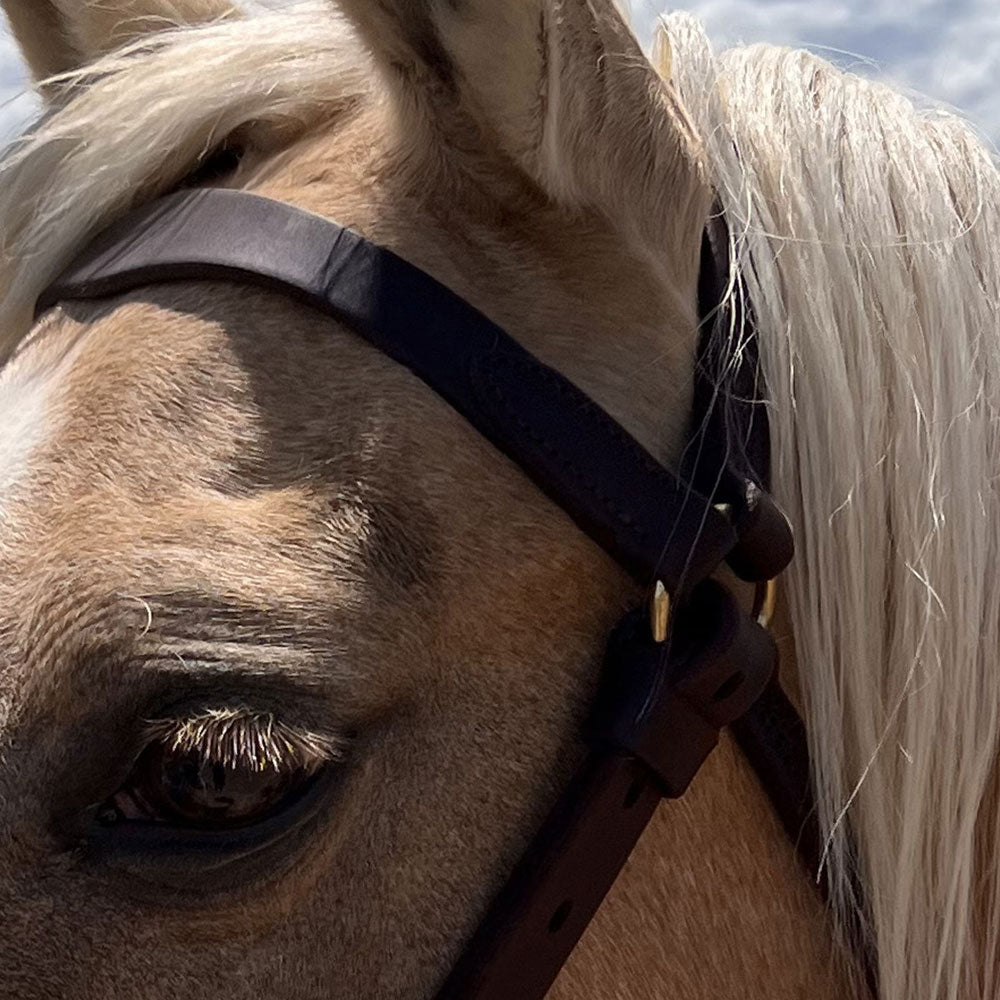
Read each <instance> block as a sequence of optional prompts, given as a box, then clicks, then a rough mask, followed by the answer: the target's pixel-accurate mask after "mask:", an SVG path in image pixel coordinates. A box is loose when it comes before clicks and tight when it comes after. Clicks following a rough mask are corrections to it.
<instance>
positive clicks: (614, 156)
mask: <svg viewBox="0 0 1000 1000" xmlns="http://www.w3.org/2000/svg"><path fill="white" fill-rule="evenodd" d="M338 2H339V5H340V7H341V8H342V9H343V10H344V12H345V13H347V15H348V16H349V17H350V18H351V19H352V20H353V21H354V22H355V23H356V25H357V26H358V28H359V29H360V31H361V33H362V35H363V37H364V38H365V39H366V41H367V44H368V45H369V47H370V48H371V49H372V50H373V51H374V52H375V54H376V56H377V57H379V58H380V60H381V62H382V64H383V67H384V68H385V70H386V73H387V75H388V76H389V78H390V80H392V81H393V82H394V83H395V84H396V88H397V94H398V95H399V97H400V103H401V105H402V106H403V107H404V108H406V109H408V111H409V112H410V113H411V114H417V115H431V116H434V117H435V118H436V119H437V122H436V124H437V126H438V128H437V129H436V131H437V132H438V134H441V128H440V125H441V123H442V122H444V123H445V125H446V126H447V123H448V122H449V120H450V121H452V122H455V123H458V125H459V126H461V123H462V122H463V121H464V122H465V124H466V128H464V129H463V135H462V138H463V139H464V141H465V142H466V143H467V141H468V128H467V123H468V120H469V117H470V116H471V117H472V118H473V119H474V120H475V121H476V122H477V123H478V125H479V126H480V128H479V134H480V136H481V137H482V139H483V141H484V142H492V143H494V144H495V145H498V146H499V147H500V149H501V151H502V153H503V154H504V156H505V157H506V158H507V159H508V161H509V160H513V161H514V162H515V163H516V164H518V165H519V166H520V167H521V168H522V169H523V170H525V171H526V172H527V173H528V174H529V175H530V176H531V177H532V178H533V179H534V181H535V182H536V183H537V184H538V185H540V186H541V187H542V188H543V190H544V191H545V192H546V193H547V194H548V195H549V196H550V197H552V198H553V199H555V200H556V201H559V202H564V203H567V204H569V205H572V206H580V205H585V204H591V205H593V206H595V207H599V208H604V209H610V210H611V211H614V212H618V213H624V215H623V217H624V218H629V217H631V218H630V221H636V222H638V223H639V224H640V225H644V224H645V222H646V221H648V220H652V219H656V220H658V221H659V222H660V223H661V224H663V223H665V224H667V225H669V224H670V223H669V220H671V219H673V220H675V221H677V222H679V223H680V224H682V225H683V226H684V227H685V230H688V229H689V227H688V222H689V218H688V217H689V216H690V217H692V218H693V217H694V216H698V220H697V228H699V229H700V227H701V226H702V225H703V224H704V219H705V214H706V213H707V208H708V206H709V201H708V194H707V189H706V186H705V183H704V180H703V175H702V170H701V165H700V156H699V144H698V142H697V140H696V138H695V135H694V130H693V128H692V127H691V125H690V123H689V120H688V118H687V116H686V115H685V114H684V112H683V110H682V109H681V107H680V105H679V102H678V100H677V98H676V96H675V94H674V92H673V89H672V87H671V86H670V84H669V83H668V82H666V81H664V80H663V79H662V78H661V77H660V76H659V75H658V74H657V73H656V71H655V70H654V68H653V67H652V65H651V64H650V62H649V60H648V59H647V58H646V56H645V55H644V54H643V52H642V50H641V49H640V47H639V45H638V43H637V42H636V40H635V38H634V36H633V35H632V33H631V31H630V29H629V28H628V27H627V26H626V24H625V22H624V20H623V19H622V16H621V15H620V13H619V11H618V9H617V7H616V4H615V2H614V0H504V2H498V0H338ZM444 134H445V135H446V136H447V134H448V133H447V130H445V132H444ZM699 192H700V196H699V194H698V193H699ZM678 213H680V216H681V218H678ZM684 237H685V238H686V239H688V240H689V241H691V240H692V238H691V235H690V231H685V233H684ZM692 242H693V244H694V245H697V240H693V241H692ZM683 245H685V246H687V245H688V244H687V243H685V244H683Z"/></svg>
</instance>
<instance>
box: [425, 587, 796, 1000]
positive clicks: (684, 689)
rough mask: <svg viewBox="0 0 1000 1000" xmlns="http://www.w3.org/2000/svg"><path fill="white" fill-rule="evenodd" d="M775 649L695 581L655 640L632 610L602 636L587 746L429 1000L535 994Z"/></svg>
mask: <svg viewBox="0 0 1000 1000" xmlns="http://www.w3.org/2000/svg"><path fill="white" fill-rule="evenodd" d="M776 666H777V650H776V648H775V646H774V643H773V641H772V639H771V637H770V635H769V634H768V633H767V632H766V631H765V630H764V629H763V628H761V627H760V626H759V625H757V624H756V622H752V621H750V620H749V619H748V618H747V617H746V615H745V614H743V612H742V611H741V610H740V608H739V607H738V605H737V603H736V601H735V599H734V598H733V596H732V594H730V593H729V591H728V590H727V589H726V588H725V587H723V586H722V585H721V584H718V583H716V582H714V581H706V582H705V583H703V584H701V585H700V586H699V587H698V588H697V589H696V591H695V593H694V594H693V595H692V597H691V599H690V601H689V602H688V603H687V604H686V605H685V607H684V608H682V609H680V611H679V613H678V620H677V623H676V625H675V628H674V631H673V633H672V635H671V637H670V640H669V641H668V642H667V643H666V644H664V645H657V644H656V643H655V642H654V641H653V640H652V638H651V633H650V629H649V621H648V619H647V617H646V615H645V614H644V613H643V612H635V613H633V614H631V615H627V616H626V618H625V619H624V620H623V621H622V623H621V624H620V625H619V626H618V628H617V629H616V630H615V632H614V633H613V635H612V637H611V641H610V642H609V644H608V652H607V655H606V658H605V664H604V675H603V680H602V684H601V688H600V690H599V692H598V696H597V698H596V699H595V701H594V709H593V712H592V715H591V718H590V720H589V722H588V724H587V727H586V735H587V740H588V743H589V744H590V746H591V747H592V750H591V753H590V755H589V757H588V758H587V760H586V762H585V763H584V765H583V766H582V768H581V769H580V771H579V772H578V773H577V775H576V776H575V777H574V779H573V780H572V781H571V782H570V785H569V786H568V788H567V789H566V791H565V792H564V793H563V795H562V797H561V798H560V800H559V802H558V803H557V805H556V807H555V809H554V810H553V811H552V813H551V814H550V816H549V817H548V819H547V820H546V822H545V823H544V824H543V826H542V828H541V829H540V830H539V832H538V834H537V835H536V837H535V839H534V841H533V842H532V844H531V846H530V847H529V849H528V850H527V851H526V852H525V854H524V856H523V857H522V859H521V861H520V863H519V864H518V866H517V867H516V869H515V870H514V872H513V873H512V875H511V877H510V879H509V880H508V882H507V884H506V885H505V886H504V888H503V889H502V890H501V892H500V893H499V895H498V896H497V898H496V899H495V901H494V902H493V905H492V906H491V907H490V909H489V911H488V913H487V915H486V918H485V919H484V920H483V922H482V923H481V924H480V925H479V928H478V929H477V931H476V933H475V935H474V936H473V938H472V939H471V941H470V942H469V944H468V945H467V946H466V949H465V951H464V952H463V954H462V956H461V958H460V959H459V961H458V963H457V965H456V966H455V967H454V969H453V970H452V972H451V975H450V976H449V977H448V979H447V981H446V983H445V985H444V986H443V988H442V989H441V992H440V993H438V995H437V1000H511V998H516V1000H542V998H543V997H544V996H545V994H546V993H547V992H548V990H549V987H550V986H551V985H552V983H553V982H554V981H555V979H556V977H557V976H558V974H559V970H560V969H561V968H562V967H563V965H564V964H565V962H566V960H567V959H568V958H569V956H570V953H571V952H572V951H573V948H574V947H575V946H576V943H577V941H578V940H579V938H580V935H581V934H582V933H583V932H584V930H585V929H586V928H587V925H588V924H589V923H590V921H591V919H592V918H593V916H594V914H595V913H596V912H597V909H598V907H599V906H600V904H601V902H602V900H603V899H604V897H605V895H606V894H607V892H608V891H609V890H610V888H611V886H612V885H613V884H614V881H615V878H616V877H617V875H618V873H619V872H620V871H621V869H622V867H623V866H624V864H625V862H626V861H627V860H628V856H629V854H630V853H631V851H632V849H633V847H634V846H635V844H636V842H637V841H638V839H639V837H640V836H641V835H642V832H643V830H644V829H645V828H646V825H647V824H648V823H649V820H650V819H651V818H652V816H653V813H654V812H655V811H656V807H657V804H658V803H659V801H660V800H661V799H662V798H663V797H664V796H666V797H670V798H676V797H678V796H680V795H682V794H683V793H684V791H685V790H686V788H687V786H688V784H689V783H690V782H691V780H692V778H693V777H694V775H695V774H696V773H697V771H698V769H699V768H700V767H701V765H702V763H703V762H704V760H705V758H706V757H707V756H708V754H709V753H710V752H711V750H712V749H713V748H714V746H715V744H716V742H717V741H718V736H719V730H720V729H721V728H722V726H724V725H726V724H728V723H729V722H731V721H732V720H733V719H735V718H737V717H739V716H740V715H742V714H743V713H744V712H745V711H746V709H747V707H748V705H750V704H752V703H753V702H754V701H755V700H756V699H757V698H758V697H759V696H760V694H761V692H762V691H763V689H764V688H765V687H766V686H767V684H768V683H769V681H770V680H771V678H772V677H773V674H774V670H775V669H776Z"/></svg>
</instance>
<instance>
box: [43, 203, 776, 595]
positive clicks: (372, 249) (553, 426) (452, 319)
mask: <svg viewBox="0 0 1000 1000" xmlns="http://www.w3.org/2000/svg"><path fill="white" fill-rule="evenodd" d="M197 280H228V281H237V282H241V283H243V284H252V285H258V286H263V287H266V288H271V289H274V290H277V291H279V292H282V293H283V294H285V295H288V296H289V297H292V298H295V299H298V300H299V301H303V302H306V303H307V304H309V305H311V306H313V307H314V308H316V309H320V310H322V311H323V312H325V313H328V314H329V315H332V316H334V317H336V318H337V319H339V320H341V321H343V322H344V323H346V324H347V325H348V326H350V327H351V329H352V330H354V331H356V332H357V333H359V334H360V335H361V336H363V337H364V338H365V339H366V340H368V341H370V342H371V343H372V344H373V345H374V346H376V347H378V348H379V349H380V350H382V351H384V352H385V353H386V354H388V355H389V356H390V357H392V358H394V359H395V360H396V361H398V362H400V363H401V364H403V365H405V366H406V367H407V368H409V369H410V370H411V371H413V372H414V374H416V375H417V376H419V377H420V378H421V379H422V380H423V381H425V382H426V383H427V384H428V385H429V386H430V387H431V388H432V389H434V391H435V392H437V393H438V394H439V395H441V396H442V397H443V398H444V399H446V400H447V401H448V402H449V403H450V404H451V405H452V406H453V407H455V409H456V410H458V412H459V413H461V414H462V415H463V416H464V417H465V418H466V419H467V420H469V421H470V423H472V424H473V425H474V426H475V427H476V428H477V429H478V430H479V431H480V432H481V433H482V434H483V435H484V436H485V437H487V438H488V439H489V440H490V441H491V442H492V443H493V444H494V445H496V446H497V447H498V448H499V449H500V450H501V451H503V452H504V453H506V454H507V455H508V456H509V457H510V458H512V459H513V460H514V461H515V462H517V464H518V465H520V466H521V468H522V469H523V470H524V471H525V472H526V473H527V474H528V475H529V476H530V477H531V478H532V479H533V480H534V481H535V482H536V483H537V484H538V486H540V487H541V489H542V490H544V491H545V492H546V493H547V494H548V495H549V496H550V497H551V498H552V499H553V500H555V502H556V503H558V504H559V506H561V507H562V508H563V509H564V510H565V511H566V512H567V513H568V514H569V515H570V516H571V517H573V519H574V520H575V521H576V522H577V523H578V524H579V525H580V527H581V528H582V529H583V530H584V531H585V532H586V533H587V534H589V535H590V536H591V537H592V538H593V539H594V540H595V541H597V542H598V543H599V544H600V545H602V546H603V547H604V548H605V549H606V550H607V551H608V552H609V553H611V554H612V555H613V556H614V557H615V558H616V559H618V560H619V561H620V562H621V563H622V565H624V566H625V567H626V568H628V569H629V570H630V571H631V572H632V573H633V574H635V576H636V577H637V578H638V579H640V580H642V581H643V582H644V583H649V582H651V581H653V580H654V579H660V580H662V581H663V583H664V585H665V586H666V587H667V589H668V590H669V591H670V593H671V594H672V595H679V594H680V593H681V592H682V591H683V590H685V589H687V588H690V587H693V586H694V585H695V584H697V583H698V582H699V581H700V580H702V579H704V578H705V577H707V576H708V575H709V574H710V573H711V572H712V571H713V570H714V569H715V568H716V567H717V566H718V565H719V563H720V562H722V561H723V560H724V559H725V558H726V556H727V555H728V554H729V553H730V552H733V551H734V550H735V549H737V547H738V546H739V543H740V539H739V536H738V534H737V532H736V531H735V530H734V528H733V525H732V523H731V521H730V520H729V519H728V518H727V517H725V516H724V515H723V514H721V513H720V512H719V511H717V510H716V509H715V508H714V507H713V506H712V503H711V502H710V501H709V499H708V498H707V497H705V496H703V495H701V494H700V493H698V492H697V491H696V490H694V488H693V487H692V486H691V485H690V484H689V483H687V482H685V481H684V480H682V479H679V478H678V477H677V476H675V475H673V474H672V473H671V472H669V471H668V470H666V469H664V468H663V467H662V466H661V465H659V463H658V462H656V460H655V459H654V458H653V457H652V456H651V455H650V454H649V453H648V452H647V451H646V450H645V449H644V448H643V447H642V446H641V445H640V444H639V443H638V442H636V441H635V439H634V438H632V437H631V436H630V435H629V434H628V433H626V431H625V430H624V429H623V428H622V427H621V426H620V425H619V424H618V423H617V422H615V421H614V420H612V418H611V417H609V416H608V415H607V414H606V413H605V412H604V411H603V410H601V409H600V408H599V407H598V406H596V405H595V404H594V403H593V402H592V401H591V400H590V399H588V398H587V396H585V395H584V394H583V393H582V392H580V390H579V389H577V388H576V386H574V385H573V384H572V383H571V382H569V381H568V380H567V379H566V378H564V377H563V376H562V375H560V374H559V373H558V372H556V371H554V370H553V369H551V368H549V367H548V366H546V365H544V364H542V363H541V362H540V361H538V360H537V359H536V358H534V357H532V356H531V355H530V354H529V353H528V352H527V351H525V350H524V348H522V347H521V346H520V345H519V344H518V343H517V342H516V341H515V340H514V339H513V338H512V337H510V336H509V335H508V334H507V333H505V332H504V331H503V330H502V329H500V327H498V326H497V325H496V324H494V323H493V322H491V321H490V320H489V319H487V318H486V317H485V316H483V314H482V313H480V312H478V311H477V310H476V309H474V308H473V307H472V306H470V305H469V304H468V303H467V302H465V301H464V300H463V299H461V298H459V297H458V296H457V295H455V294H454V293H453V292H451V291H450V290H449V289H447V288H445V287H444V286H443V285H442V284H440V283H439V282H438V281H435V280H434V279H433V278H431V277H430V276H429V275H427V274H425V273H424V272H423V271H421V270H419V269H418V268H416V267H414V266H413V265H412V264H409V263H408V262H407V261H404V260H402V259H401V258H400V257H397V256H396V255H395V254H393V253H391V252H390V251H388V250H385V249H383V248H381V247H377V246H375V245H374V244H372V243H369V242H368V241H367V240H365V239H363V238H362V237H361V236H359V235H358V234H357V233H354V232H351V231H350V230H347V229H343V228H341V227H340V226H338V225H336V224H335V223H333V222H330V221H328V220H326V219H322V218H320V217H318V216H315V215H312V214H310V213H308V212H304V211H301V210H300V209H296V208H294V207H292V206H290V205H285V204H282V203H280V202H274V201H271V200H269V199H266V198H260V197H257V196H255V195H251V194H247V193H245V192H242V191H229V190H216V189H209V190H188V191H181V192H179V193H177V194H174V195H170V196H168V197H167V198H165V199H163V200H162V201H159V202H156V203H154V204H152V205H149V206H146V207H145V208H142V209H140V210H138V211H137V212H135V213H133V214H131V215H129V216H127V217H126V218H125V219H123V220H121V221H120V222H119V223H117V224H116V225H114V226H112V227H111V228H110V229H109V230H108V231H107V232H106V233H104V234H103V235H102V236H100V237H99V238H98V239H97V240H96V241H95V242H94V243H93V244H92V245H91V246H90V247H89V248H88V249H87V250H86V251H85V252H84V253H83V255H82V256H81V257H80V258H79V259H78V260H76V261H75V262H74V264H73V265H72V266H71V267H70V269H69V270H68V271H67V272H66V273H65V274H64V275H63V276H62V277H61V278H60V279H59V280H58V281H57V282H56V283H55V284H54V285H52V287H51V288H49V289H48V290H47V291H46V292H45V293H44V294H43V295H42V296H41V298H40V300H39V302H38V309H39V311H41V310H44V309H46V308H49V307H50V306H52V305H55V304H56V303H58V302H60V301H63V300H69V299H102V298H107V297H109V296H111V295H118V294H121V293H124V292H128V291H134V290H136V289H139V288H141V287H143V286H145V285H153V284H158V283H163V282H170V281H197ZM767 502H769V501H767ZM774 523H775V525H776V526H778V527H779V529H780V530H779V531H778V533H777V534H776V535H775V536H774V537H773V538H770V539H767V544H762V545H760V546H759V547H758V548H757V550H756V552H755V553H754V554H753V561H754V562H755V563H756V564H757V566H758V571H759V574H760V578H766V577H769V576H771V575H773V574H774V571H775V569H776V568H780V566H779V563H780V560H781V559H784V558H785V557H786V556H787V557H788V558H790V556H791V533H790V531H789V530H788V527H787V524H786V523H785V522H784V519H783V518H782V517H781V515H780V513H778V515H777V517H776V518H775V520H774ZM742 555H743V554H742V553H741V562H743V561H745V560H743V558H742Z"/></svg>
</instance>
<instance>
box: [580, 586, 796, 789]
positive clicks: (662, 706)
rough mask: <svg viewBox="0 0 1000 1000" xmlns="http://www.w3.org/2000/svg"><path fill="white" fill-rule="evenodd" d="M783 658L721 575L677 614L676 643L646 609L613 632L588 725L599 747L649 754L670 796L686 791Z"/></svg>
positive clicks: (672, 634)
mask: <svg viewBox="0 0 1000 1000" xmlns="http://www.w3.org/2000/svg"><path fill="white" fill-rule="evenodd" d="M777 663H778V652H777V648H776V646H775V644H774V640H773V639H772V638H771V636H770V634H769V633H768V632H767V630H766V629H765V628H763V627H762V626H761V625H759V624H758V623H757V622H756V621H754V620H753V619H752V618H751V617H750V616H749V615H747V614H746V613H745V612H744V611H743V610H742V609H741V608H740V606H739V604H738V602H737V601H736V598H735V597H734V596H733V595H732V593H731V592H730V591H729V590H728V589H727V588H726V587H725V586H723V585H722V584H721V583H718V582H716V581H714V580H706V581H705V582H703V583H701V584H699V585H698V586H697V587H696V588H695V589H694V591H693V592H692V594H691V596H690V597H689V598H688V599H687V600H686V601H685V604H684V606H683V608H682V609H681V610H680V611H679V612H678V613H677V614H676V615H675V620H674V622H673V624H672V627H671V629H670V636H669V642H662V643H661V642H657V641H656V640H655V638H654V636H653V635H651V634H650V628H649V619H648V617H647V615H646V614H645V613H644V612H643V611H634V612H631V613H629V614H628V615H626V617H625V618H624V619H623V620H622V622H621V623H620V624H619V625H618V627H617V628H616V629H615V631H614V632H613V633H612V635H611V639H610V642H609V644H608V650H607V653H606V656H605V662H604V671H603V676H602V680H601V686H600V689H599V691H598V694H597V697H596V699H595V702H594V709H593V711H592V713H591V716H590V719H589V721H588V723H587V727H586V738H587V742H588V743H590V744H591V745H600V746H603V747H608V746H611V747H614V748H615V749H617V750H619V751H620V752H622V753H625V754H629V755H632V756H634V757H637V758H638V759H639V760H641V761H642V762H643V763H644V764H645V765H646V766H647V767H648V768H649V769H650V771H652V772H653V775H654V776H655V778H656V779H657V781H658V784H659V785H660V788H661V791H662V793H663V795H665V796H666V797H668V798H676V797H678V796H680V795H682V794H683V793H684V791H685V789H686V788H687V787H688V785H689V784H690V783H691V781H692V779H693V778H694V776H695V775H696V774H697V773H698V769H699V768H700V767H701V765H702V764H703V763H704V762H705V759H706V758H707V757H708V755H709V754H710V753H711V752H712V749H713V748H714V747H715V745H716V744H717V743H718V740H719V730H720V729H721V728H722V727H723V726H726V725H729V724H730V723H731V722H734V721H735V720H736V719H738V718H739V717H740V716H741V715H743V713H744V712H746V711H747V710H748V709H749V708H750V706H751V705H753V703H754V702H755V701H756V700H757V699H758V698H759V697H760V695H761V694H762V693H763V691H764V688H765V687H766V686H767V684H768V682H769V681H770V679H771V677H772V676H773V674H774V671H775V669H776V667H777Z"/></svg>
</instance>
